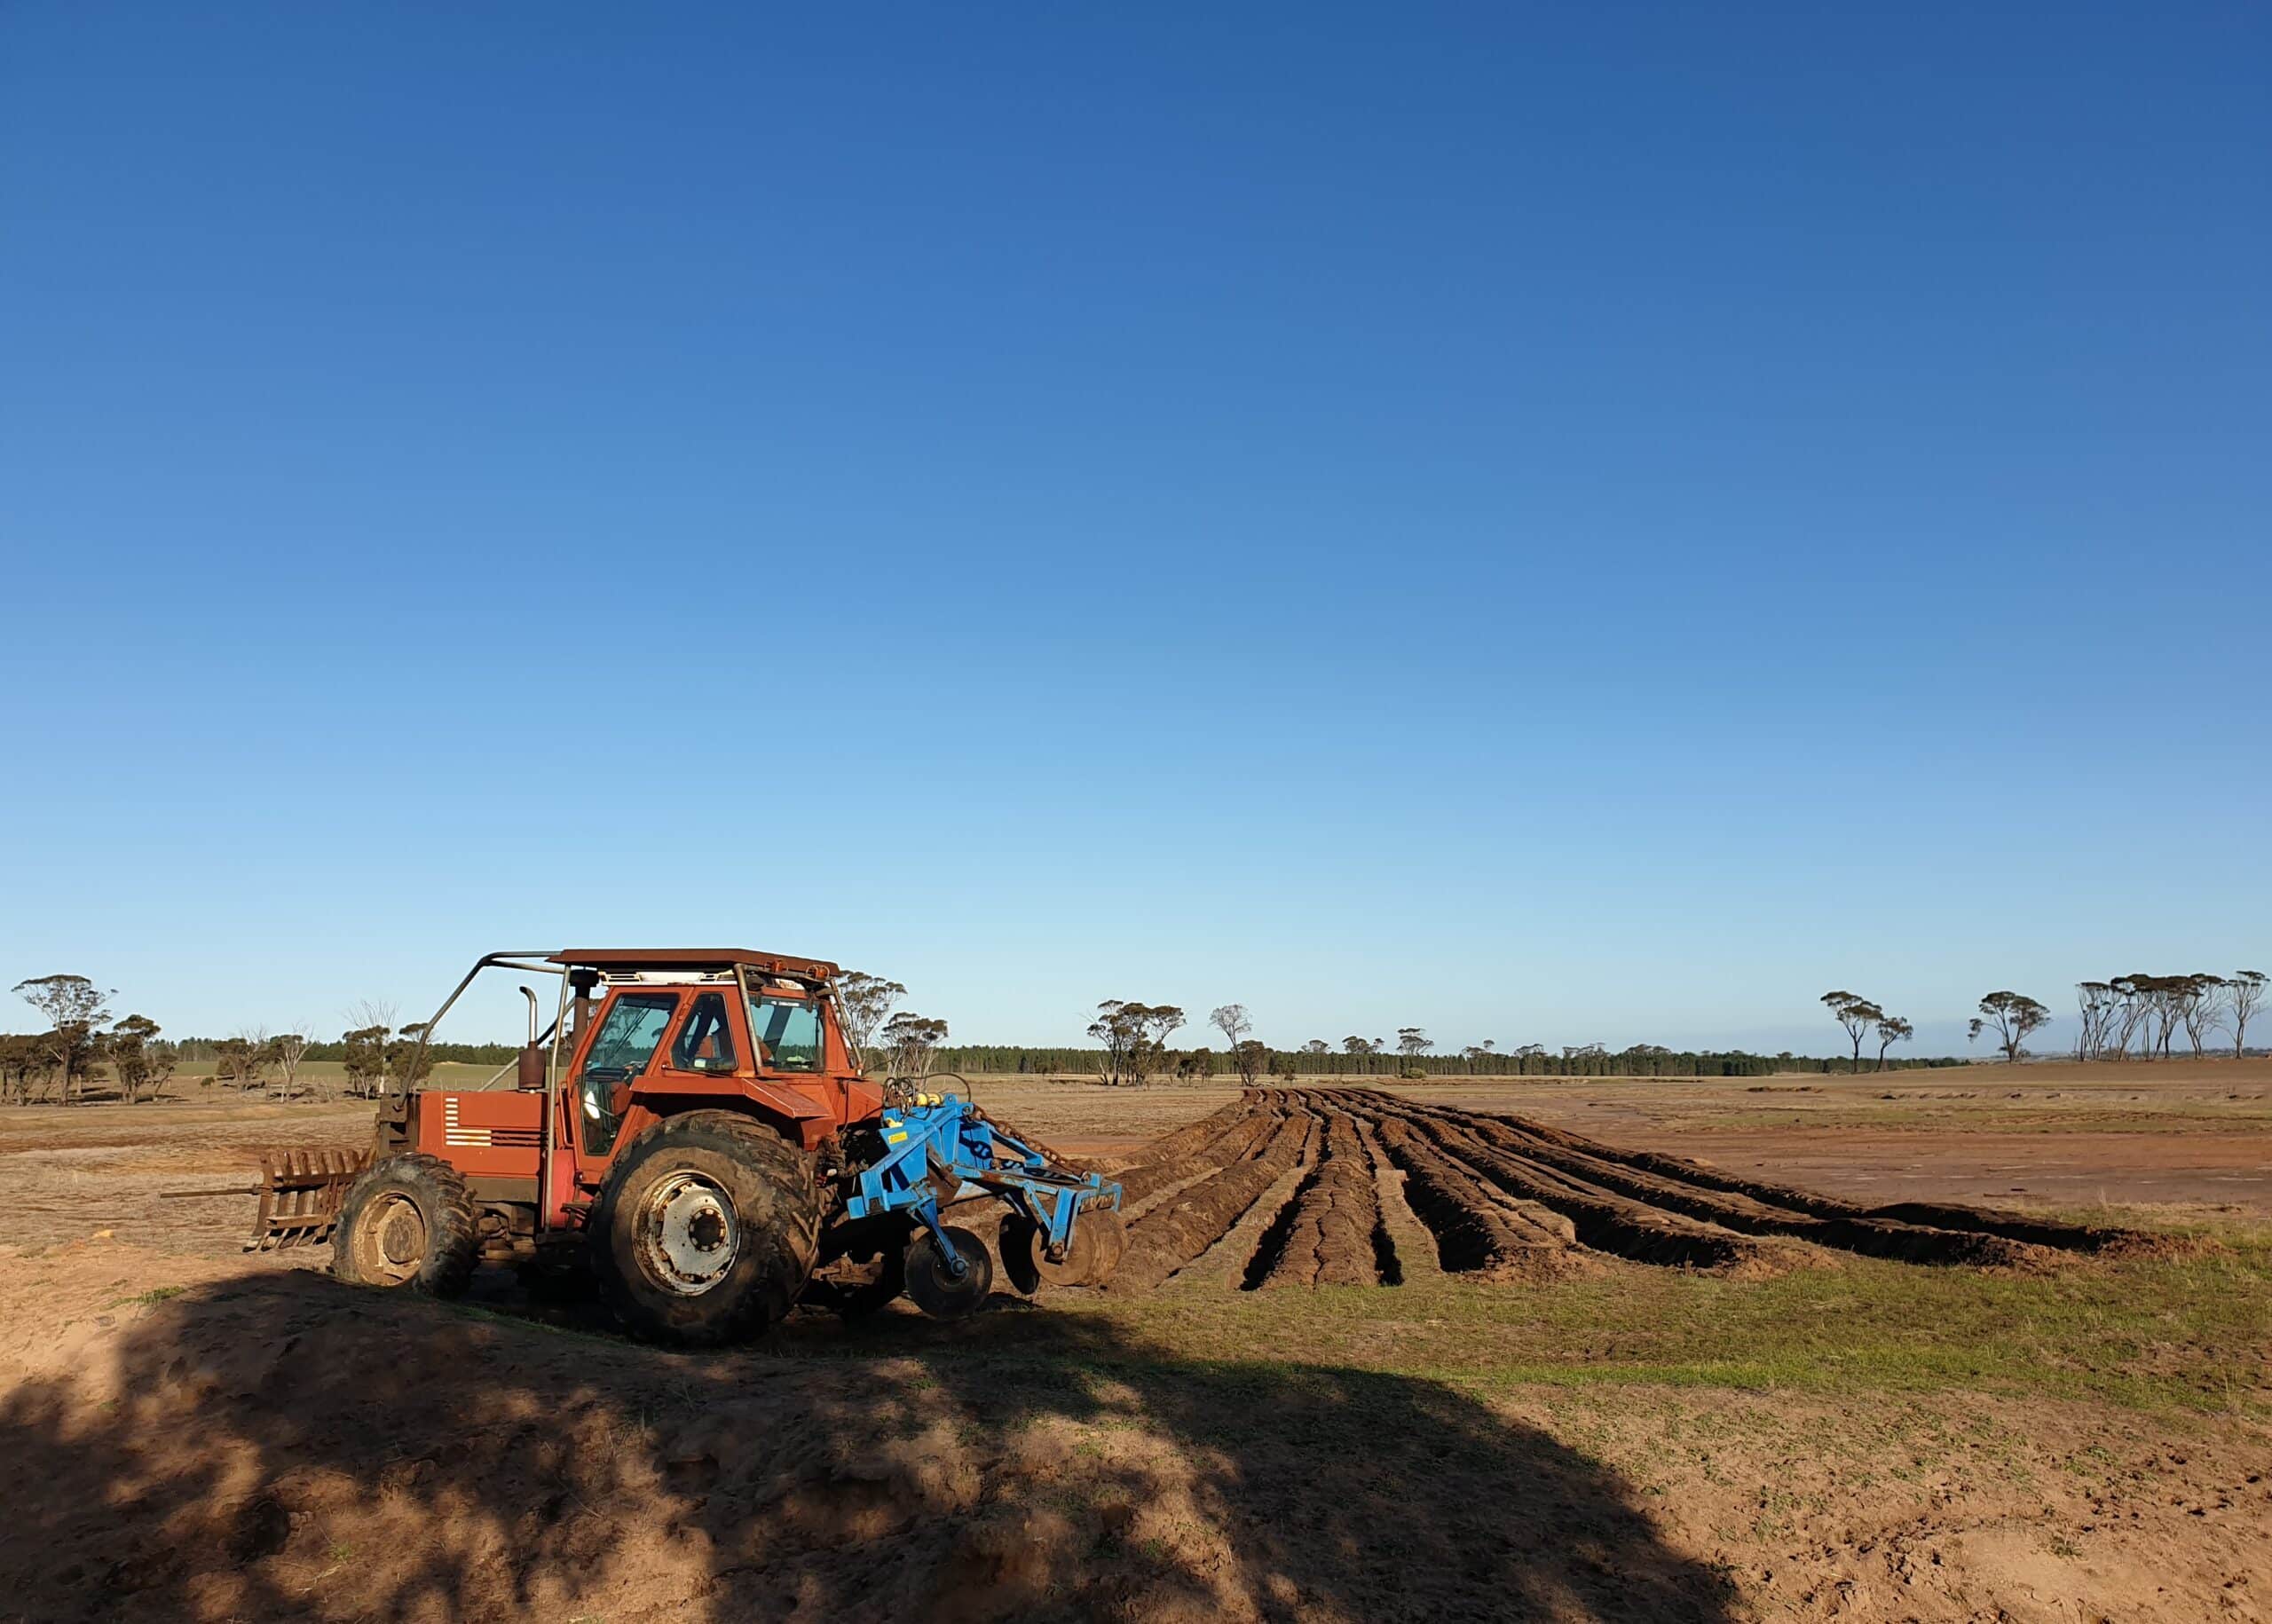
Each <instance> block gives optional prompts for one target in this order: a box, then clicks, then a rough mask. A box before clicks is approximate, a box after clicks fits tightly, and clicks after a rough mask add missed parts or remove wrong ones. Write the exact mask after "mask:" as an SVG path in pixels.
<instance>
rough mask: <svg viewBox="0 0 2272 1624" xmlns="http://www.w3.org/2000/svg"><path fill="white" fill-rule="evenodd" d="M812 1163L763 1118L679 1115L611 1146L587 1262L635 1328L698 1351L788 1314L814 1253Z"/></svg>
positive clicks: (817, 1206) (817, 1212) (816, 1211)
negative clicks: (614, 1148) (615, 1147)
mask: <svg viewBox="0 0 2272 1624" xmlns="http://www.w3.org/2000/svg"><path fill="white" fill-rule="evenodd" d="M820 1218H821V1197H820V1190H819V1187H818V1186H817V1185H816V1184H815V1183H814V1182H813V1167H812V1160H811V1158H810V1157H809V1156H807V1155H805V1154H804V1153H803V1152H802V1151H801V1150H799V1149H797V1148H796V1147H793V1146H792V1145H791V1144H789V1143H788V1142H787V1141H786V1140H785V1139H782V1137H781V1136H780V1135H779V1134H777V1133H776V1132H774V1131H773V1130H772V1129H770V1128H769V1127H767V1126H766V1125H765V1124H764V1123H761V1122H756V1121H753V1119H751V1118H749V1117H747V1116H740V1115H738V1114H737V1113H735V1112H732V1111H690V1112H688V1113H686V1114H685V1115H684V1116H673V1117H669V1118H667V1119H666V1120H665V1121H662V1122H659V1123H656V1124H655V1125H654V1126H653V1127H651V1128H650V1129H648V1130H647V1131H646V1132H644V1133H643V1134H641V1135H640V1136H639V1137H638V1138H637V1139H634V1140H633V1141H632V1142H631V1143H630V1144H628V1145H625V1146H622V1147H619V1149H618V1150H617V1151H616V1153H615V1162H614V1165H613V1166H612V1167H611V1168H610V1169H609V1170H608V1176H607V1182H606V1183H605V1184H604V1186H601V1189H600V1194H599V1199H598V1201H596V1202H595V1203H594V1204H593V1210H592V1218H591V1252H592V1266H593V1270H594V1272H595V1273H596V1274H597V1275H598V1277H599V1283H600V1289H601V1291H602V1293H603V1294H604V1296H605V1297H606V1298H607V1301H608V1305H609V1306H610V1307H611V1308H612V1309H614V1311H615V1314H616V1318H618V1319H619V1320H622V1322H623V1324H624V1327H625V1328H627V1329H628V1330H629V1331H630V1332H631V1334H632V1335H634V1336H641V1337H644V1338H646V1339H647V1340H649V1341H652V1342H666V1343H672V1344H676V1345H678V1346H681V1347H710V1346H714V1345H716V1344H720V1343H726V1342H738V1341H740V1340H742V1339H744V1338H746V1337H750V1336H756V1335H757V1334H758V1333H759V1332H761V1331H762V1330H764V1329H765V1328H766V1327H767V1326H769V1325H770V1324H772V1323H774V1322H775V1321H776V1320H779V1319H780V1318H781V1317H782V1316H783V1315H785V1314H786V1313H788V1312H789V1308H790V1305H792V1304H793V1303H795V1302H796V1300H797V1297H798V1295H799V1294H800V1293H801V1292H802V1291H803V1290H804V1289H805V1282H806V1281H808V1280H809V1278H810V1277H811V1275H812V1272H813V1262H814V1259H815V1257H817V1255H818V1253H819V1250H820Z"/></svg>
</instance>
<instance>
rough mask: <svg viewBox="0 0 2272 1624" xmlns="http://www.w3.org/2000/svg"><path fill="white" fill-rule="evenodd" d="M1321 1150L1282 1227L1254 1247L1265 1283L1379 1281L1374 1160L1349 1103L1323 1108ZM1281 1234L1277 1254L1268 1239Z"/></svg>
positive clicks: (1258, 1277) (1253, 1277)
mask: <svg viewBox="0 0 2272 1624" xmlns="http://www.w3.org/2000/svg"><path fill="white" fill-rule="evenodd" d="M1322 1120H1323V1123H1324V1126H1323V1132H1322V1138H1321V1145H1320V1147H1319V1154H1318V1157H1317V1160H1316V1162H1315V1163H1314V1166H1313V1168H1312V1171H1311V1172H1310V1176H1309V1178H1308V1179H1306V1181H1304V1183H1303V1185H1302V1187H1301V1188H1300V1189H1299V1190H1298V1191H1296V1192H1295V1193H1294V1199H1293V1200H1292V1202H1290V1203H1288V1206H1287V1209H1286V1212H1285V1214H1284V1215H1283V1216H1282V1228H1280V1229H1279V1230H1278V1233H1276V1234H1274V1235H1273V1236H1266V1237H1265V1241H1264V1245H1263V1248H1262V1250H1259V1251H1258V1252H1257V1253H1256V1254H1255V1264H1256V1265H1258V1269H1259V1273H1258V1274H1257V1273H1255V1272H1254V1271H1250V1281H1253V1283H1256V1284H1258V1285H1263V1286H1374V1285H1378V1284H1379V1283H1380V1275H1379V1273H1378V1271H1377V1267H1376V1265H1375V1263H1374V1255H1373V1236H1374V1233H1375V1232H1376V1231H1377V1230H1378V1229H1379V1227H1380V1221H1381V1203H1380V1196H1379V1194H1378V1192H1377V1191H1376V1190H1375V1188H1374V1187H1373V1170H1372V1165H1371V1163H1369V1162H1368V1161H1367V1160H1366V1159H1365V1147H1364V1146H1363V1144H1361V1142H1360V1141H1359V1139H1358V1138H1357V1123H1356V1119H1355V1118H1353V1117H1352V1116H1350V1115H1349V1113H1348V1112H1346V1111H1338V1110H1329V1111H1326V1112H1325V1113H1324V1115H1323V1119H1322ZM1273 1239H1274V1240H1275V1241H1276V1242H1277V1245H1276V1250H1275V1252H1273V1250H1272V1248H1271V1245H1270V1242H1271V1241H1272V1240H1273Z"/></svg>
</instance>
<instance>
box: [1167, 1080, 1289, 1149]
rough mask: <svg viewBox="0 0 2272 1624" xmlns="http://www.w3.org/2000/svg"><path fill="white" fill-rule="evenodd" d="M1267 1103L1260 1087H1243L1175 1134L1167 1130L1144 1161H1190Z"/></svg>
mask: <svg viewBox="0 0 2272 1624" xmlns="http://www.w3.org/2000/svg"><path fill="white" fill-rule="evenodd" d="M1267 1103H1268V1102H1267V1101H1266V1100H1264V1099H1263V1097H1262V1091H1261V1090H1260V1089H1258V1088H1250V1089H1245V1090H1243V1091H1241V1092H1240V1094H1239V1097H1238V1098H1237V1099H1235V1100H1232V1101H1231V1102H1230V1104H1228V1105H1227V1106H1225V1107H1224V1108H1222V1109H1221V1110H1219V1111H1215V1112H1211V1113H1210V1114H1209V1115H1208V1116H1203V1117H1201V1118H1200V1119H1199V1120H1198V1121H1197V1122H1195V1123H1186V1124H1185V1125H1184V1126H1182V1127H1180V1128H1178V1129H1177V1130H1176V1131H1174V1132H1172V1133H1164V1134H1162V1135H1161V1136H1160V1137H1159V1138H1158V1139H1154V1140H1153V1141H1152V1142H1151V1143H1150V1144H1148V1145H1147V1146H1145V1147H1144V1149H1143V1153H1142V1154H1143V1157H1144V1160H1145V1162H1146V1163H1159V1162H1165V1163H1175V1162H1182V1161H1187V1160H1188V1159H1189V1158H1191V1157H1193V1156H1195V1155H1199V1153H1200V1152H1202V1151H1203V1150H1205V1149H1206V1148H1207V1147H1208V1146H1210V1145H1211V1144H1213V1143H1214V1142H1215V1141H1216V1140H1217V1139H1220V1138H1222V1137H1223V1135H1224V1134H1226V1133H1227V1132H1229V1131H1231V1129H1233V1128H1235V1127H1236V1126H1237V1125H1238V1124H1239V1123H1242V1122H1243V1121H1245V1120H1246V1119H1247V1118H1248V1117H1250V1116H1253V1115H1254V1114H1255V1113H1256V1112H1257V1111H1258V1110H1261V1109H1263V1108H1264V1107H1265V1106H1266V1104H1267Z"/></svg>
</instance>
